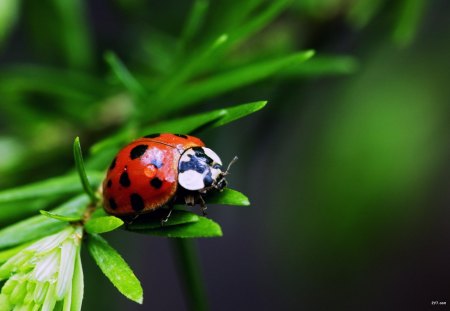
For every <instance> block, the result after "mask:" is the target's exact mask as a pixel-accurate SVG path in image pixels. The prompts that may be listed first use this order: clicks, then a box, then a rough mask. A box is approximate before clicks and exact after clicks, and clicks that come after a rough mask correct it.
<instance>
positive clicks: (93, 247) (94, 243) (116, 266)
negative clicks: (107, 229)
mask: <svg viewBox="0 0 450 311" xmlns="http://www.w3.org/2000/svg"><path fill="white" fill-rule="evenodd" d="M88 249H89V252H90V253H91V255H92V257H93V258H94V260H95V262H96V263H97V265H98V266H99V267H100V269H101V270H102V272H103V273H104V274H105V275H106V277H107V278H108V279H109V280H110V281H111V283H113V285H114V286H115V287H116V288H117V289H118V290H119V291H120V292H121V293H122V294H123V295H125V297H127V298H129V299H131V300H133V301H135V302H137V303H140V304H142V300H143V291H142V287H141V284H140V282H139V280H138V279H137V278H136V276H135V275H134V273H133V271H132V270H131V269H130V267H129V266H128V264H127V263H126V262H125V260H123V258H122V257H121V256H120V255H119V253H117V251H116V250H115V249H114V248H112V247H111V246H110V245H109V244H108V242H106V240H104V239H103V238H102V237H101V236H99V235H97V234H92V235H90V236H89V239H88Z"/></svg>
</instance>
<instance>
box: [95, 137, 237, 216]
mask: <svg viewBox="0 0 450 311" xmlns="http://www.w3.org/2000/svg"><path fill="white" fill-rule="evenodd" d="M236 159H237V158H235V159H233V161H232V162H231V163H230V165H231V164H232V163H233V162H234V161H235V160H236ZM230 165H229V166H228V168H229V167H230ZM227 174H228V169H226V170H225V171H224V170H222V161H221V160H220V158H219V156H218V155H217V154H216V153H215V152H214V151H212V150H211V149H209V148H207V147H205V144H204V143H203V142H202V141H201V140H200V139H199V138H197V137H194V136H188V135H182V134H169V133H164V134H152V135H147V136H144V137H142V138H139V139H137V140H135V141H133V142H131V143H130V144H128V145H127V146H125V147H124V148H123V149H122V150H120V151H119V152H118V154H117V156H116V157H115V158H114V159H113V161H112V163H111V165H110V167H109V169H108V172H107V175H106V178H105V180H104V182H103V198H104V208H105V210H106V211H107V212H108V213H109V214H112V215H116V216H127V215H138V214H142V213H147V212H151V211H154V210H156V209H159V208H160V207H162V206H168V207H169V208H170V211H171V208H172V207H173V205H174V204H175V203H177V202H184V203H186V204H187V205H190V206H193V205H195V204H196V203H199V204H200V206H201V207H202V211H203V212H204V211H205V209H206V205H205V202H204V200H203V197H202V195H203V194H206V193H208V192H210V191H211V190H219V191H221V190H222V189H223V188H224V187H225V186H226V185H227V182H226V180H225V176H226V175H227ZM170 211H169V215H170ZM169 215H168V216H169ZM168 216H167V217H166V219H165V220H164V221H166V220H167V218H168Z"/></svg>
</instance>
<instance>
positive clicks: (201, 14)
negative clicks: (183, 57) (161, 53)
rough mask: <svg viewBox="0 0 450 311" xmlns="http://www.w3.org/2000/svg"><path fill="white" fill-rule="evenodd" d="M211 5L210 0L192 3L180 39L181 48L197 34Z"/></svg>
mask: <svg viewBox="0 0 450 311" xmlns="http://www.w3.org/2000/svg"><path fill="white" fill-rule="evenodd" d="M208 7H209V1H208V0H195V1H194V3H193V4H192V8H191V11H190V12H189V16H188V18H187V20H186V24H185V25H184V27H183V33H182V35H181V39H180V47H181V50H183V49H184V47H185V46H186V44H187V43H189V41H190V40H191V39H192V38H193V37H194V36H195V35H196V33H197V32H198V30H199V29H200V27H201V25H202V24H203V21H204V19H205V16H206V12H207V10H208Z"/></svg>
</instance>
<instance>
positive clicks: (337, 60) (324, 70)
mask: <svg viewBox="0 0 450 311" xmlns="http://www.w3.org/2000/svg"><path fill="white" fill-rule="evenodd" d="M358 65H359V64H358V62H357V60H356V59H355V58H354V57H352V56H340V55H320V56H315V57H314V58H312V59H310V60H309V61H307V62H305V63H303V64H301V65H299V66H292V67H289V68H286V69H284V70H282V71H281V73H280V75H282V76H283V77H311V76H323V75H340V74H351V73H354V72H355V71H356V70H357V69H358Z"/></svg>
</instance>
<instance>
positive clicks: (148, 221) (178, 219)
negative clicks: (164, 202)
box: [127, 210, 199, 231]
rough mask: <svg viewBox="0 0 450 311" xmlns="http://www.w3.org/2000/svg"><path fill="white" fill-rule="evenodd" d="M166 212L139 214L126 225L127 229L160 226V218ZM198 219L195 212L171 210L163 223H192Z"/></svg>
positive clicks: (166, 224) (157, 211) (170, 224)
mask: <svg viewBox="0 0 450 311" xmlns="http://www.w3.org/2000/svg"><path fill="white" fill-rule="evenodd" d="M167 213H168V211H167V210H156V211H154V212H152V213H150V214H146V215H141V216H139V217H138V218H137V219H136V220H134V221H133V222H132V223H131V224H129V225H128V226H127V230H132V231H134V230H136V231H137V230H147V229H159V228H161V219H164V218H165V217H166V216H167ZM198 220H199V216H198V215H197V214H194V213H191V212H188V211H181V210H173V211H172V214H171V215H170V217H169V219H168V220H167V222H166V223H164V227H170V226H175V225H181V224H186V223H192V222H196V221H198Z"/></svg>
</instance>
